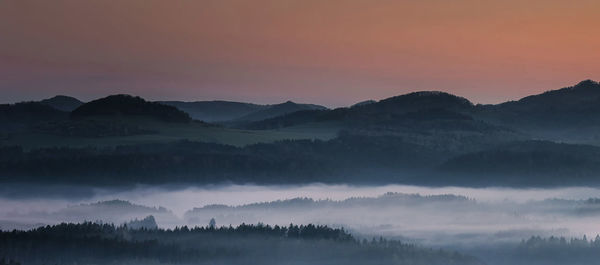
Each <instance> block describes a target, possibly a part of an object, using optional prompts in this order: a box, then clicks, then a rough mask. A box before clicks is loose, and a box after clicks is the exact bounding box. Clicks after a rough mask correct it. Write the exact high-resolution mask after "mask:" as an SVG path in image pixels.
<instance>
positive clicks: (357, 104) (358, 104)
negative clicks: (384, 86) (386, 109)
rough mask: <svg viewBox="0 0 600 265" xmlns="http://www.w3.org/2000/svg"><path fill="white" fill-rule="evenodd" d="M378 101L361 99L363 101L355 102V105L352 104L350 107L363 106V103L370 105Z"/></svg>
mask: <svg viewBox="0 0 600 265" xmlns="http://www.w3.org/2000/svg"><path fill="white" fill-rule="evenodd" d="M376 102H377V101H375V100H365V101H361V102H358V103H355V104H354V105H352V106H350V107H351V108H352V107H358V106H362V105H368V104H372V103H376Z"/></svg>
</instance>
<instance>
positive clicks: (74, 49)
mask: <svg viewBox="0 0 600 265" xmlns="http://www.w3.org/2000/svg"><path fill="white" fill-rule="evenodd" d="M599 75H600V1H598V0H571V1H556V0H544V1H541V0H531V1H523V0H502V1H486V0H452V1H448V0H420V1H413V0H410V1H401V0H394V1H391V0H390V1H388V0H343V1H342V0H339V1H338V0H246V1H244V0H214V1H212V0H207V1H204V0H118V1H117V0H51V1H49V0H39V1H29V0H0V92H1V93H0V102H15V101H22V100H37V99H41V98H46V97H49V96H53V95H56V94H67V95H72V96H75V97H78V98H80V99H82V100H90V99H94V98H98V97H101V96H105V95H108V94H115V93H128V94H135V95H139V96H142V97H145V98H147V99H153V100H156V99H164V100H186V101H193V100H212V99H224V100H238V101H252V102H258V103H278V102H282V101H285V100H288V99H291V100H294V101H298V102H310V103H317V104H323V105H327V106H331V107H333V106H344V105H349V104H352V103H355V102H358V101H362V100H366V99H381V98H385V97H389V96H394V95H398V94H403V93H407V92H411V91H417V90H441V91H447V92H450V93H454V94H457V95H460V96H464V97H467V98H469V99H471V100H472V101H474V102H477V103H496V102H501V101H505V100H511V99H518V98H520V97H522V96H525V95H528V94H532V93H538V92H542V91H545V90H549V89H556V88H561V87H564V86H569V85H574V84H575V83H577V82H579V81H581V80H583V79H599V78H600V76H599Z"/></svg>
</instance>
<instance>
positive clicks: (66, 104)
mask: <svg viewBox="0 0 600 265" xmlns="http://www.w3.org/2000/svg"><path fill="white" fill-rule="evenodd" d="M40 103H42V104H44V105H48V106H50V107H53V108H55V109H57V110H62V111H67V112H70V111H73V110H74V109H76V108H78V107H79V106H81V105H83V104H84V103H83V102H82V101H80V100H79V99H76V98H74V97H69V96H62V95H58V96H54V97H52V98H48V99H44V100H42V101H40Z"/></svg>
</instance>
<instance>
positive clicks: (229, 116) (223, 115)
mask: <svg viewBox="0 0 600 265" xmlns="http://www.w3.org/2000/svg"><path fill="white" fill-rule="evenodd" d="M159 103H161V104H165V105H169V106H173V107H176V108H178V109H180V110H182V111H185V112H187V113H188V114H189V115H190V116H191V117H192V118H193V119H195V120H201V121H205V122H223V121H230V120H234V119H238V118H241V117H243V116H245V115H248V114H250V113H253V112H256V111H260V110H264V109H266V108H268V106H266V105H258V104H252V103H243V102H232V101H218V100H216V101H195V102H183V101H159Z"/></svg>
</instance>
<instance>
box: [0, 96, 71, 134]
mask: <svg viewBox="0 0 600 265" xmlns="http://www.w3.org/2000/svg"><path fill="white" fill-rule="evenodd" d="M68 117H69V114H68V113H67V112H64V111H61V110H58V109H55V108H53V107H50V106H48V105H44V104H41V103H38V102H23V103H16V104H2V105H0V129H4V130H5V131H13V130H22V129H27V128H29V127H31V126H32V125H34V124H37V123H40V122H52V121H62V120H66V119H68Z"/></svg>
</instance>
